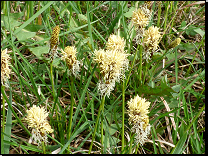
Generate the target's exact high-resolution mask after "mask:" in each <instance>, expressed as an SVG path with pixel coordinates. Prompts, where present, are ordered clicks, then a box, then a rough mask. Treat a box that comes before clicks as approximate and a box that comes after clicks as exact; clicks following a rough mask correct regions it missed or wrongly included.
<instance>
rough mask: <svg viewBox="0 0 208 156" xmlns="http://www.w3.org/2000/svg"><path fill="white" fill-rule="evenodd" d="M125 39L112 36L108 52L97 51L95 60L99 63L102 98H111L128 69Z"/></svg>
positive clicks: (99, 89)
mask: <svg viewBox="0 0 208 156" xmlns="http://www.w3.org/2000/svg"><path fill="white" fill-rule="evenodd" d="M124 44H125V42H124V39H121V38H120V37H119V36H116V35H111V36H110V37H109V39H108V43H107V50H106V51H105V50H103V49H100V50H95V51H94V57H93V60H94V61H95V62H96V63H98V66H99V69H100V73H101V78H100V80H99V82H98V84H97V85H98V91H99V93H100V95H102V96H106V95H107V96H108V97H109V96H110V92H111V91H112V90H113V89H114V87H115V82H119V81H120V79H121V78H122V76H125V75H124V72H125V69H128V63H129V61H128V59H127V57H128V55H129V54H126V52H125V51H124Z"/></svg>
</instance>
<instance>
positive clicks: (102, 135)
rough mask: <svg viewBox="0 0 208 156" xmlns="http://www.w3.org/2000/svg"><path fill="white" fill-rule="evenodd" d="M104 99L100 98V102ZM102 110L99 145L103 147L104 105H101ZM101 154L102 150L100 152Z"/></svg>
mask: <svg viewBox="0 0 208 156" xmlns="http://www.w3.org/2000/svg"><path fill="white" fill-rule="evenodd" d="M104 99H105V98H102V102H103V100H104ZM102 106H103V108H102V111H101V112H102V115H101V145H102V146H103V118H104V117H103V113H104V105H102ZM101 151H102V152H103V150H101Z"/></svg>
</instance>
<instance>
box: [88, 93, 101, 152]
mask: <svg viewBox="0 0 208 156" xmlns="http://www.w3.org/2000/svg"><path fill="white" fill-rule="evenodd" d="M104 102H105V96H103V97H102V102H101V105H100V108H99V110H98V115H97V120H96V123H95V128H94V132H93V134H92V141H91V144H90V148H89V152H88V154H90V153H91V150H92V145H93V141H94V140H95V133H96V130H97V125H98V121H99V118H100V112H101V111H102V109H103V107H104ZM101 132H102V130H101ZM101 140H102V135H101Z"/></svg>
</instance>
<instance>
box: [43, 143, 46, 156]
mask: <svg viewBox="0 0 208 156" xmlns="http://www.w3.org/2000/svg"><path fill="white" fill-rule="evenodd" d="M42 149H43V154H46V148H45V143H44V141H42Z"/></svg>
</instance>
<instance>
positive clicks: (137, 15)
mask: <svg viewBox="0 0 208 156" xmlns="http://www.w3.org/2000/svg"><path fill="white" fill-rule="evenodd" d="M132 22H133V24H134V26H135V28H136V29H140V28H144V27H146V26H147V25H148V23H149V18H148V17H147V16H146V15H145V13H144V12H143V10H142V9H141V8H139V9H138V10H137V11H133V15H132Z"/></svg>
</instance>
